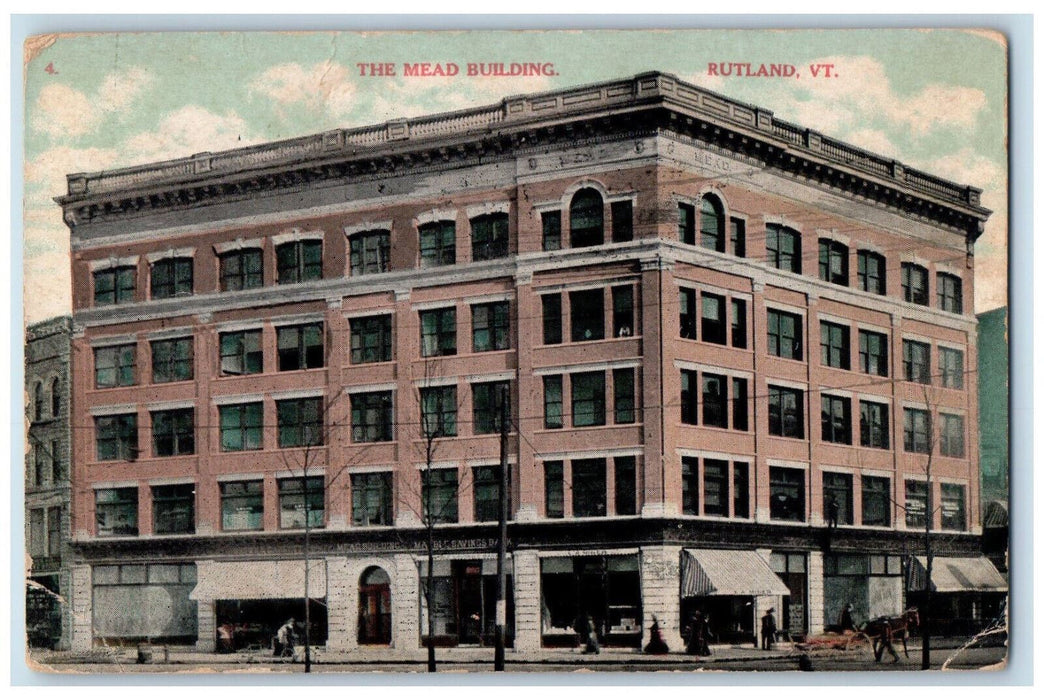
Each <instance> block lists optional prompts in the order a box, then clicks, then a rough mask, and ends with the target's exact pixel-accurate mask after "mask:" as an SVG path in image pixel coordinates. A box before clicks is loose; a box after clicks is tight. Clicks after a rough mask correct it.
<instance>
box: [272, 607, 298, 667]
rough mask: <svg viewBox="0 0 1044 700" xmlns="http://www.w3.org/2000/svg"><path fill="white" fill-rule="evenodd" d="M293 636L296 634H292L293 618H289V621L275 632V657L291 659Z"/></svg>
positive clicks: (292, 654)
mask: <svg viewBox="0 0 1044 700" xmlns="http://www.w3.org/2000/svg"><path fill="white" fill-rule="evenodd" d="M295 636H296V634H295V632H294V618H292V617H291V618H290V619H289V620H287V621H286V622H285V623H283V626H282V627H280V628H279V631H278V632H276V648H275V655H276V656H278V657H280V658H282V657H284V656H289V657H291V658H293V656H294V637H295Z"/></svg>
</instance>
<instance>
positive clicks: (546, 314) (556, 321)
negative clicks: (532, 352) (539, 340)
mask: <svg viewBox="0 0 1044 700" xmlns="http://www.w3.org/2000/svg"><path fill="white" fill-rule="evenodd" d="M540 306H541V311H542V313H543V320H544V345H557V344H559V343H561V342H562V295H561V294H545V295H543V296H542V297H540Z"/></svg>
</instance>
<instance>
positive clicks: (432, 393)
mask: <svg viewBox="0 0 1044 700" xmlns="http://www.w3.org/2000/svg"><path fill="white" fill-rule="evenodd" d="M420 401H421V427H422V428H423V430H424V437H425V438H427V437H436V438H441V437H452V436H454V435H456V434H457V387H455V386H436V387H429V388H424V389H421V390H420Z"/></svg>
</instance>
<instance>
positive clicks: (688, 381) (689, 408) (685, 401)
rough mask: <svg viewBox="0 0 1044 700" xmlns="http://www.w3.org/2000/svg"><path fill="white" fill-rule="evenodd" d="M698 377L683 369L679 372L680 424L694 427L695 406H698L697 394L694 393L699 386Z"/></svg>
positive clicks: (695, 419) (694, 373) (694, 372)
mask: <svg viewBox="0 0 1044 700" xmlns="http://www.w3.org/2000/svg"><path fill="white" fill-rule="evenodd" d="M698 382H699V377H698V376H697V373H696V371H695V370H689V369H683V370H682V371H681V422H682V423H686V424H688V425H696V424H697V423H698V422H699V421H698V420H697V417H696V414H697V406H698V405H699V400H700V397H699V394H697V393H696V391H697V387H698V386H699V384H698Z"/></svg>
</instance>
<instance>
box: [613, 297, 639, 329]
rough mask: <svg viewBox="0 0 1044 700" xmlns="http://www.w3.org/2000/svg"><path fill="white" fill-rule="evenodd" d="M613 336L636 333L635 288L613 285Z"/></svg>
mask: <svg viewBox="0 0 1044 700" xmlns="http://www.w3.org/2000/svg"><path fill="white" fill-rule="evenodd" d="M612 295H613V337H614V338H626V337H627V336H631V335H634V333H635V331H634V288H633V287H631V286H630V285H627V286H626V287H613V288H612Z"/></svg>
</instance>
